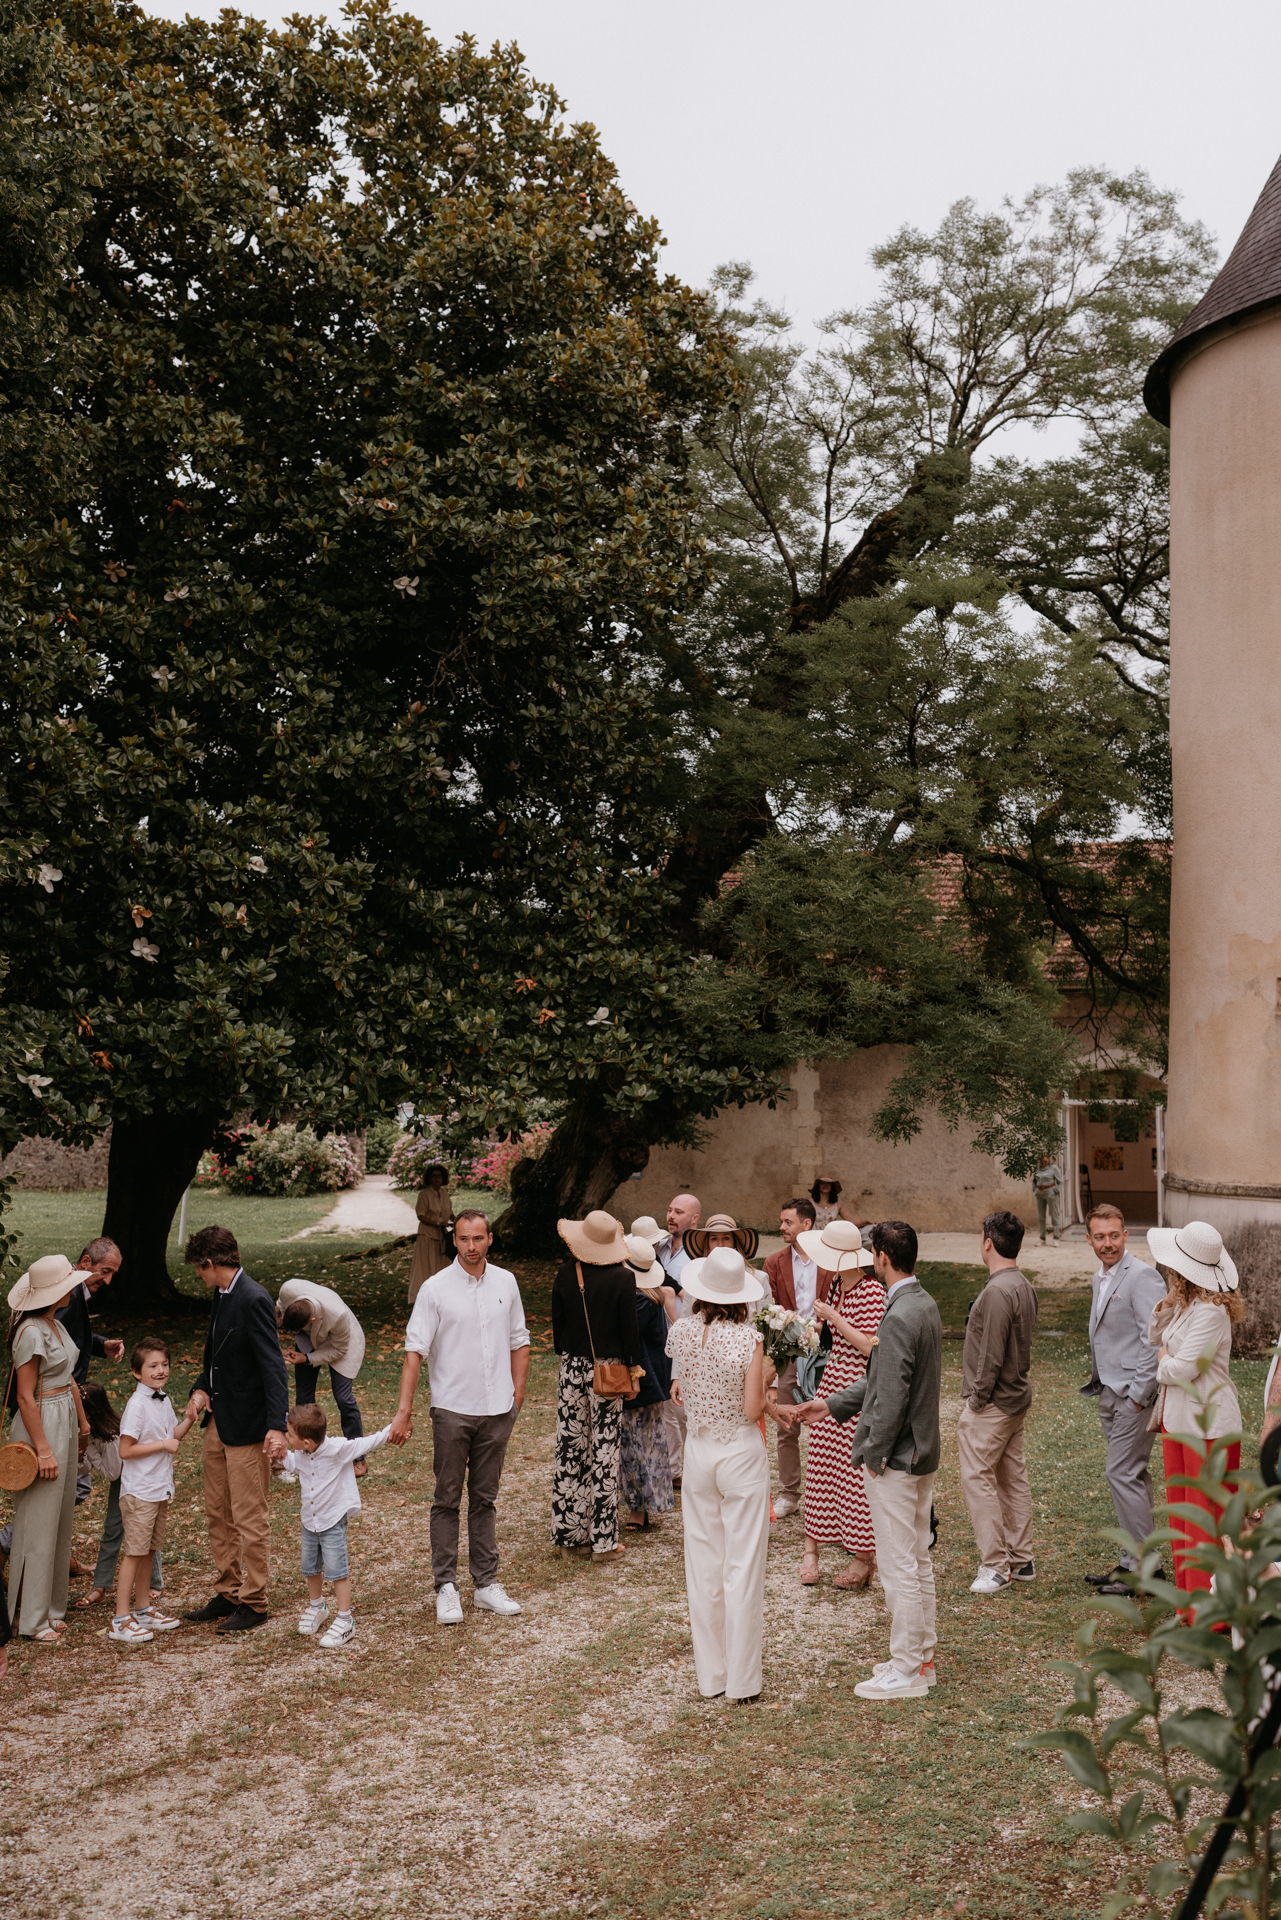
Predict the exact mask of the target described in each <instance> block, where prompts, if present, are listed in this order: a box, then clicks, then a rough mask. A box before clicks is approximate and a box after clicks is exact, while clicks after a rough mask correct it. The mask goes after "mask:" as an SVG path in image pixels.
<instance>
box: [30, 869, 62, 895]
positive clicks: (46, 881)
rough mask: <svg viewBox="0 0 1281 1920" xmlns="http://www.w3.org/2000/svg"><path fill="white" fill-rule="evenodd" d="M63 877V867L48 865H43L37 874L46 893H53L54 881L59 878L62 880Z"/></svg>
mask: <svg viewBox="0 0 1281 1920" xmlns="http://www.w3.org/2000/svg"><path fill="white" fill-rule="evenodd" d="M61 878H62V868H61V867H51V866H48V865H45V866H42V867H41V869H40V871H39V873H38V874H37V875H36V879H37V880H38V881H39V883H40V885H41V886H42V887H43V888H44V890H45V892H46V893H52V892H53V888H54V882H55V881H57V880H61Z"/></svg>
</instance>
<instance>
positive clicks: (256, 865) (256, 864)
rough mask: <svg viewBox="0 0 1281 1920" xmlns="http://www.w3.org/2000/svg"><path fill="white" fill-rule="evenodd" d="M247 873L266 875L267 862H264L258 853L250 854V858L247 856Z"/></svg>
mask: <svg viewBox="0 0 1281 1920" xmlns="http://www.w3.org/2000/svg"><path fill="white" fill-rule="evenodd" d="M249 871H250V873H266V871H267V862H266V861H265V860H264V859H263V857H262V855H261V854H260V853H251V854H250V856H249Z"/></svg>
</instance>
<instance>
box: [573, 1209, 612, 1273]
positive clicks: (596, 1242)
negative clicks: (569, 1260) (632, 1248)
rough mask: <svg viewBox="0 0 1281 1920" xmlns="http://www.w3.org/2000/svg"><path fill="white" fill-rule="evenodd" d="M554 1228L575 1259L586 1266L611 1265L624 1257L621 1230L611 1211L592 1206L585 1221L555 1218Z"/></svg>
mask: <svg viewBox="0 0 1281 1920" xmlns="http://www.w3.org/2000/svg"><path fill="white" fill-rule="evenodd" d="M556 1231H557V1233H558V1234H559V1235H560V1237H561V1239H562V1240H563V1241H564V1242H565V1245H566V1246H567V1247H568V1248H569V1250H570V1252H571V1253H572V1254H573V1256H574V1258H575V1260H582V1261H583V1262H584V1263H585V1264H586V1265H587V1266H589V1267H614V1266H618V1265H619V1264H620V1263H622V1264H625V1263H626V1260H627V1242H626V1240H624V1238H623V1229H622V1226H621V1225H620V1223H619V1222H618V1221H617V1220H615V1218H614V1216H613V1214H612V1213H602V1212H601V1210H600V1208H599V1207H597V1208H595V1209H594V1210H593V1211H592V1212H591V1213H589V1214H588V1216H587V1218H586V1219H585V1220H558V1221H557V1222H556Z"/></svg>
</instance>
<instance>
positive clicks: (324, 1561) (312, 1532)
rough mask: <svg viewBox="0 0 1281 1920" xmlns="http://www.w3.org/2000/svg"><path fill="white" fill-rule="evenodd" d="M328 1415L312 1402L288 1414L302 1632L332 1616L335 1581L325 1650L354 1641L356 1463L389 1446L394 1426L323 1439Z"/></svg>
mask: <svg viewBox="0 0 1281 1920" xmlns="http://www.w3.org/2000/svg"><path fill="white" fill-rule="evenodd" d="M326 1425H327V1422H326V1420H325V1410H324V1408H323V1407H321V1406H318V1405H316V1403H315V1402H314V1401H313V1402H312V1403H311V1404H310V1405H304V1406H301V1407H293V1408H291V1409H290V1413H289V1424H288V1436H289V1448H290V1450H289V1452H288V1453H287V1454H286V1455H285V1470H286V1472H288V1473H296V1474H297V1475H298V1481H299V1486H300V1488H301V1491H302V1570H303V1573H304V1575H305V1576H306V1580H307V1593H308V1596H309V1600H308V1606H307V1610H306V1612H305V1613H304V1614H303V1616H302V1619H301V1620H300V1621H299V1622H298V1631H299V1633H307V1634H312V1633H319V1632H320V1629H321V1627H322V1626H323V1625H324V1623H325V1620H326V1618H327V1616H328V1613H329V1608H328V1607H327V1606H326V1605H325V1601H324V1589H325V1581H326V1580H332V1582H333V1586H334V1598H335V1600H336V1601H337V1602H338V1616H337V1618H336V1619H335V1621H334V1623H333V1625H332V1626H331V1627H330V1628H329V1630H328V1632H327V1633H325V1634H324V1635H323V1636H322V1637H321V1641H320V1644H321V1646H322V1647H345V1646H348V1645H349V1644H350V1643H351V1641H352V1640H354V1639H355V1637H356V1627H355V1622H354V1621H353V1620H352V1617H351V1575H350V1572H349V1571H348V1565H347V1516H348V1514H349V1513H359V1512H360V1488H359V1487H358V1486H357V1484H356V1475H355V1471H354V1463H355V1462H356V1461H357V1460H360V1459H363V1457H364V1456H365V1454H367V1453H372V1452H373V1450H374V1448H375V1447H384V1446H386V1444H387V1435H388V1434H389V1433H390V1432H391V1428H390V1427H384V1428H383V1429H382V1431H381V1433H368V1434H363V1435H362V1436H361V1437H360V1438H359V1439H357V1440H328V1439H326V1438H325V1428H326Z"/></svg>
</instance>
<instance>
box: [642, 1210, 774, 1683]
mask: <svg viewBox="0 0 1281 1920" xmlns="http://www.w3.org/2000/svg"><path fill="white" fill-rule="evenodd" d="M681 1287H682V1289H683V1291H684V1293H685V1297H686V1298H687V1299H689V1300H692V1301H693V1302H694V1307H693V1311H692V1312H691V1313H690V1314H689V1315H688V1317H687V1318H684V1319H681V1320H678V1321H677V1322H676V1323H675V1325H674V1326H673V1327H672V1329H671V1331H670V1332H669V1334H668V1336H667V1351H668V1354H669V1355H670V1357H671V1361H672V1392H673V1394H674V1395H675V1396H677V1397H678V1398H679V1399H680V1402H681V1404H682V1405H683V1406H684V1408H685V1418H686V1422H687V1426H686V1433H685V1469H684V1486H683V1488H682V1491H681V1509H682V1518H683V1520H684V1526H685V1585H686V1588H687V1590H688V1593H689V1621H690V1629H691V1632H692V1634H693V1638H694V1671H695V1673H696V1675H697V1677H698V1690H699V1692H700V1693H701V1694H702V1695H703V1696H704V1698H706V1699H712V1698H714V1697H715V1696H716V1695H717V1694H721V1693H723V1694H724V1695H725V1696H726V1698H727V1699H729V1700H735V1701H748V1700H756V1699H758V1698H759V1697H760V1691H761V1642H762V1639H763V1637H764V1632H765V1561H766V1556H767V1554H768V1551H769V1455H768V1452H767V1450H766V1446H765V1439H764V1435H763V1433H762V1430H761V1428H760V1427H759V1426H757V1425H756V1422H757V1421H759V1420H760V1419H761V1416H762V1414H763V1413H764V1411H765V1373H764V1355H763V1349H762V1346H761V1336H760V1335H759V1334H758V1333H757V1332H756V1330H755V1328H754V1327H750V1326H748V1325H747V1316H748V1312H749V1308H750V1306H751V1305H752V1304H753V1303H754V1302H756V1301H757V1300H760V1299H761V1298H762V1297H763V1295H764V1292H765V1288H764V1287H763V1286H762V1284H761V1282H760V1281H759V1280H758V1279H756V1277H755V1275H754V1274H753V1273H752V1272H751V1270H750V1269H749V1268H748V1267H747V1265H746V1263H745V1262H744V1259H743V1256H742V1254H741V1253H739V1252H737V1251H736V1250H735V1249H734V1248H732V1247H715V1248H713V1250H712V1251H711V1252H710V1253H709V1254H708V1255H707V1256H706V1258H705V1259H702V1260H691V1261H690V1263H689V1265H688V1266H687V1267H686V1268H685V1269H684V1271H683V1273H682V1274H681Z"/></svg>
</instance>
